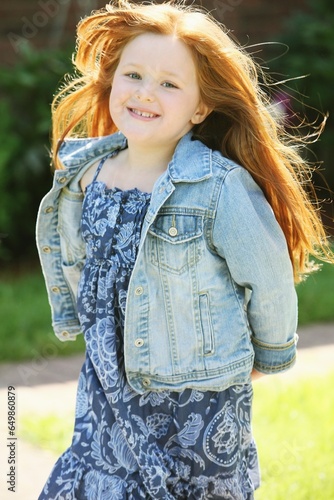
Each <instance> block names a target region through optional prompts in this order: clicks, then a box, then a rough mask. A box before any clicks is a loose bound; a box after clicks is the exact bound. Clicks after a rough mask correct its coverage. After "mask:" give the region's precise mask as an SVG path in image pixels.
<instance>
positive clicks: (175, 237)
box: [148, 213, 203, 274]
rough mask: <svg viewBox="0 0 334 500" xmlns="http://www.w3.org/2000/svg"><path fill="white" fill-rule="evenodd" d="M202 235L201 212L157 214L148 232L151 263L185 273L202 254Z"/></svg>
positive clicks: (178, 272)
mask: <svg viewBox="0 0 334 500" xmlns="http://www.w3.org/2000/svg"><path fill="white" fill-rule="evenodd" d="M202 235H203V218H202V217H201V216H199V215H196V216H194V215H184V214H175V213H172V214H163V215H158V216H157V218H156V219H155V221H154V223H153V224H152V226H151V227H150V229H149V232H148V240H149V251H150V260H151V263H152V264H153V265H154V266H156V267H158V268H160V269H165V270H166V271H169V272H171V273H174V274H182V273H184V272H185V271H187V269H189V267H192V266H194V265H195V264H196V263H197V262H198V261H199V260H200V258H201V256H202V254H203V239H202Z"/></svg>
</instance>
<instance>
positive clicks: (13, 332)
mask: <svg viewBox="0 0 334 500" xmlns="http://www.w3.org/2000/svg"><path fill="white" fill-rule="evenodd" d="M0 307H1V323H0V345H1V350H0V362H10V361H23V360H29V359H31V360H34V359H37V360H40V361H43V360H44V359H48V357H49V356H50V354H51V355H52V356H67V355H70V354H74V353H78V352H83V351H84V339H83V335H79V336H78V338H77V340H76V341H75V342H61V341H60V340H58V339H57V337H56V336H55V335H54V333H53V331H52V327H51V314H50V306H49V303H48V299H47V294H46V289H45V284H44V279H43V276H42V273H41V271H34V270H33V271H32V272H24V273H23V274H22V275H19V276H17V277H16V276H14V275H13V274H12V273H8V275H3V274H2V275H1V277H0Z"/></svg>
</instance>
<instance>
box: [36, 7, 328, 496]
mask: <svg viewBox="0 0 334 500" xmlns="http://www.w3.org/2000/svg"><path fill="white" fill-rule="evenodd" d="M75 65H76V68H77V70H78V72H80V73H81V75H82V76H81V77H77V78H76V79H74V81H72V83H68V85H67V86H66V87H65V88H64V89H63V90H62V91H61V92H60V93H59V94H58V96H57V97H56V99H55V101H54V105H53V141H54V147H53V152H54V163H55V166H56V171H55V176H54V186H53V188H52V190H51V191H50V193H49V194H48V195H47V196H46V197H45V198H44V200H43V201H42V204H41V208H40V212H39V217H38V226H37V235H38V245H39V251H40V257H41V261H42V267H43V271H44V275H45V279H46V283H47V288H48V294H49V299H50V303H51V307H52V317H53V326H54V330H55V333H56V334H57V335H58V336H59V338H60V339H61V340H72V339H74V338H75V337H76V335H77V334H78V333H80V332H83V334H84V336H85V341H86V347H87V349H86V360H85V363H84V365H83V368H82V371H81V373H80V378H79V387H78V395H77V405H76V420H75V428H74V436H73V441H72V444H71V446H70V448H69V449H68V450H67V451H66V452H65V453H64V454H63V455H62V456H61V458H60V459H59V460H58V462H57V464H56V465H55V468H54V470H53V471H52V473H51V475H50V478H49V480H48V482H47V483H46V485H45V487H44V489H43V492H42V493H41V495H40V497H39V498H40V500H42V499H43V500H45V499H49V500H51V499H52V500H56V499H80V500H84V499H85V500H86V499H87V500H109V499H110V500H116V499H133V500H138V499H140V498H143V499H159V498H161V499H194V500H200V499H234V500H241V499H252V498H253V495H254V490H255V489H256V488H257V487H258V486H259V471H258V461H257V453H256V447H255V444H254V441H253V439H252V433H251V405H252V386H251V378H256V377H258V376H260V374H269V373H277V372H281V371H283V370H286V369H288V368H289V367H290V366H292V365H293V363H294V361H295V356H296V339H297V335H296V321H297V305H296V295H295V289H294V281H298V279H300V277H301V276H302V275H303V274H304V273H306V272H308V271H310V270H311V269H310V266H309V264H308V255H309V254H313V255H320V257H323V258H327V259H329V260H333V258H332V256H331V254H330V250H329V249H328V247H327V246H326V243H325V234H324V230H323V227H322V225H321V222H320V220H319V219H318V214H317V212H316V211H315V210H314V209H313V207H312V204H311V202H310V201H309V200H308V198H307V195H306V194H305V192H304V191H303V189H302V184H303V183H305V177H306V176H304V175H303V171H304V170H305V172H306V173H307V171H306V167H305V166H304V163H303V161H302V159H301V157H300V156H299V155H298V152H297V150H296V148H295V147H294V146H293V145H292V144H291V141H290V138H289V137H287V136H286V135H285V132H284V130H283V128H282V127H281V126H280V125H279V124H278V123H276V122H275V120H274V118H273V117H272V116H271V115H270V114H269V111H268V106H267V104H269V102H267V101H269V99H268V98H267V97H266V96H265V94H264V93H263V92H262V90H261V88H260V86H259V85H258V83H257V68H256V66H255V64H254V62H253V61H252V59H251V58H250V57H249V56H248V55H247V54H246V53H245V52H244V51H243V50H242V49H241V48H240V47H238V46H237V45H236V43H235V42H233V41H232V40H231V39H230V38H229V36H228V35H227V33H226V31H225V30H224V28H223V27H221V26H220V25H219V24H218V23H217V22H216V21H214V20H213V19H212V18H211V17H210V16H209V15H207V14H206V13H203V12H202V11H199V10H198V9H197V8H195V7H186V6H184V5H181V4H178V5H174V4H173V5H171V4H169V3H165V4H162V5H154V4H143V5H139V4H129V3H124V2H123V1H122V2H121V3H119V4H118V5H115V6H110V5H108V6H106V8H105V9H103V10H101V11H99V12H97V13H94V14H93V15H92V16H90V17H87V18H86V19H84V20H82V21H81V23H80V24H79V28H78V45H77V53H76V59H75Z"/></svg>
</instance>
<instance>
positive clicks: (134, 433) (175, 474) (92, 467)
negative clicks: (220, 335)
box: [39, 160, 259, 500]
mask: <svg viewBox="0 0 334 500" xmlns="http://www.w3.org/2000/svg"><path fill="white" fill-rule="evenodd" d="M103 163H104V160H102V161H101V162H100V165H99V167H98V169H97V172H96V174H95V178H94V180H93V182H92V183H91V184H90V185H89V186H88V187H87V189H86V194H85V199H84V203H83V215H82V234H83V237H84V239H85V242H86V247H87V259H86V263H85V267H84V269H83V272H82V277H81V281H80V284H79V293H78V312H79V318H80V322H81V325H82V330H83V333H84V336H85V342H86V358H85V362H84V365H83V368H82V371H81V373H80V376H79V385H78V392H77V403H76V418H75V428H74V435H73V440H72V444H71V446H70V447H69V449H68V450H67V451H65V453H64V454H63V455H62V456H61V457H60V458H59V460H58V461H57V463H56V465H55V467H54V469H53V471H52V472H51V475H50V477H49V479H48V481H47V483H46V485H45V486H44V489H43V491H42V493H41V495H40V497H39V500H74V499H77V500H123V499H124V500H125V499H128V500H139V499H147V500H150V499H154V500H155V499H165V500H167V499H192V500H204V499H232V500H246V499H247V500H251V499H253V498H254V489H256V488H257V487H258V485H259V471H258V461H257V453H256V447H255V443H254V441H253V439H252V434H251V405H252V386H251V385H250V384H247V385H236V386H232V387H230V388H228V389H226V390H224V391H222V392H200V391H198V390H192V389H186V390H184V391H183V392H171V391H167V390H166V391H162V392H146V393H145V394H143V395H140V394H137V393H136V392H134V391H133V390H132V388H131V387H130V386H129V385H128V383H127V380H126V373H125V369H124V357H123V327H124V312H125V304H126V296H127V287H128V283H129V279H130V275H131V271H132V269H133V266H134V262H135V259H136V253H137V249H138V244H139V240H140V232H141V226H142V222H143V219H144V216H145V213H146V210H147V207H148V205H149V202H150V195H149V194H147V193H143V192H141V191H139V190H137V189H132V190H128V191H121V190H119V189H117V188H114V189H108V188H107V187H106V185H105V184H104V183H103V182H100V181H98V180H97V176H98V174H99V171H100V169H101V168H102V165H103Z"/></svg>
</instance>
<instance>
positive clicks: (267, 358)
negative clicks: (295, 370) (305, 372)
mask: <svg viewBox="0 0 334 500" xmlns="http://www.w3.org/2000/svg"><path fill="white" fill-rule="evenodd" d="M297 342H298V335H297V333H295V334H294V336H293V338H292V339H291V340H289V341H288V342H286V343H285V344H267V343H266V342H262V341H261V340H258V339H257V338H255V337H254V336H253V337H252V343H253V349H254V353H255V360H254V368H255V369H256V370H257V371H259V372H262V373H268V374H271V373H279V372H283V371H285V370H287V369H288V368H291V367H292V366H293V365H294V363H295V361H296V351H297Z"/></svg>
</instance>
